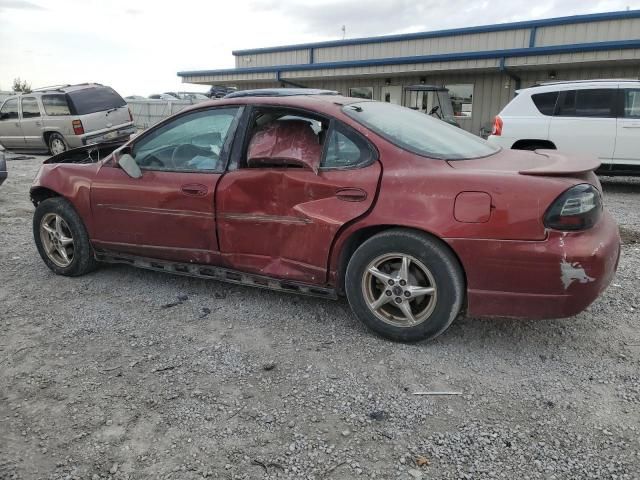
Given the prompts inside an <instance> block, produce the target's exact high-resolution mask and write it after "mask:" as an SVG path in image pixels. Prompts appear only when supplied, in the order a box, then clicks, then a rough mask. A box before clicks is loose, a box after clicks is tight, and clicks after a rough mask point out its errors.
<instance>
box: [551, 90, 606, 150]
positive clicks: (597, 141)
mask: <svg viewBox="0 0 640 480" xmlns="http://www.w3.org/2000/svg"><path fill="white" fill-rule="evenodd" d="M617 90H618V89H617V87H616V88H612V87H606V88H605V87H603V88H581V89H575V90H565V91H561V92H560V97H559V98H558V105H557V107H556V112H555V115H554V117H553V118H552V119H551V125H550V127H549V140H551V141H552V142H553V143H554V144H555V146H556V148H557V149H558V150H559V151H561V152H568V153H583V154H588V155H595V156H596V157H597V158H598V159H599V160H600V161H601V162H602V163H610V162H611V159H612V158H613V151H614V148H615V142H616V114H617Z"/></svg>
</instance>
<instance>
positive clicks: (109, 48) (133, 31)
mask: <svg viewBox="0 0 640 480" xmlns="http://www.w3.org/2000/svg"><path fill="white" fill-rule="evenodd" d="M627 7H628V8H631V9H639V8H640V0H626V1H625V0H620V1H618V0H600V1H597V0H596V1H589V0H586V1H585V0H538V1H536V2H532V1H530V0H491V1H488V0H487V1H484V0H446V1H445V0H426V1H420V0H395V1H394V0H369V1H363V0H343V1H335V0H333V1H331V0H329V1H322V0H315V1H313V2H310V1H308V0H307V1H305V0H233V1H225V2H216V1H211V0H180V1H173V2H161V1H158V0H126V1H123V0H111V1H108V0H0V90H8V89H10V88H11V85H12V83H13V79H14V78H15V77H21V78H23V79H26V80H27V81H28V82H30V83H31V86H32V87H38V86H45V85H54V84H63V83H80V82H87V81H94V82H99V83H103V84H106V85H110V86H112V87H114V88H115V89H116V90H118V91H119V92H120V93H121V94H122V95H123V96H125V95H132V94H137V95H145V96H146V95H149V94H151V93H158V92H164V91H171V90H176V89H179V90H193V91H202V90H205V89H206V88H205V87H202V86H193V85H186V84H185V85H181V84H180V79H179V78H178V77H177V76H176V72H178V71H180V70H197V69H211V68H228V67H233V65H234V62H233V56H232V55H231V51H232V50H235V49H242V48H256V47H267V46H273V45H283V44H285V45H286V44H291V43H303V42H310V41H320V40H335V39H340V38H342V31H341V28H342V25H345V26H346V38H355V37H360V36H372V35H385V34H393V33H407V32H416V31H425V30H439V29H443V28H454V27H468V26H472V25H486V24H491V23H501V22H512V21H519V20H530V19H536V18H548V17H555V16H564V15H576V14H583V13H594V12H606V11H614V10H625V9H626V8H627Z"/></svg>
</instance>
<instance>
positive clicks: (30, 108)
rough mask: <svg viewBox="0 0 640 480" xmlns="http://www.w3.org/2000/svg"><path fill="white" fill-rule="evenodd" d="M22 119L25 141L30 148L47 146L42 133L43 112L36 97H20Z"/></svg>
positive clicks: (21, 124)
mask: <svg viewBox="0 0 640 480" xmlns="http://www.w3.org/2000/svg"><path fill="white" fill-rule="evenodd" d="M20 112H21V113H22V119H21V120H20V126H21V127H22V134H23V135H24V143H25V146H26V147H28V148H37V149H42V148H46V146H47V145H46V144H45V143H44V136H43V135H42V114H41V112H40V106H39V105H38V99H37V98H36V97H22V98H21V99H20Z"/></svg>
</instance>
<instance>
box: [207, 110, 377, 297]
mask: <svg viewBox="0 0 640 480" xmlns="http://www.w3.org/2000/svg"><path fill="white" fill-rule="evenodd" d="M296 118H299V115H298V116H296ZM326 135H327V136H326V139H324V143H325V146H324V150H323V159H322V162H321V167H320V169H319V170H318V171H317V172H316V171H313V170H311V169H304V168H278V167H268V166H267V167H264V168H249V167H247V166H246V165H244V166H243V164H242V162H240V168H238V169H236V170H233V171H230V172H229V173H227V174H225V175H224V176H223V177H222V179H221V180H220V184H219V185H218V191H217V195H216V216H217V222H218V237H219V242H220V252H221V254H222V256H223V258H224V259H225V262H226V263H227V264H228V265H229V266H231V267H233V268H235V269H237V270H241V271H245V272H250V273H256V274H262V275H268V276H273V277H277V278H282V279H288V280H295V281H299V282H304V283H310V284H317V285H321V284H324V283H325V282H326V280H327V263H328V258H329V253H330V249H331V245H332V243H333V240H334V238H335V236H336V233H337V232H338V230H339V229H340V228H341V227H342V226H343V225H345V224H346V223H347V222H350V221H351V220H353V219H355V218H357V217H359V216H361V215H363V214H365V213H366V212H367V211H368V210H369V209H370V208H371V206H372V205H373V202H374V199H375V196H376V190H377V186H378V180H379V177H380V174H381V167H380V163H379V162H378V161H377V153H376V151H375V149H374V148H373V147H372V146H371V145H370V143H369V142H368V141H367V140H366V139H365V138H364V137H362V136H361V135H360V134H358V133H357V132H355V131H353V130H352V129H350V128H348V127H346V126H345V125H342V124H340V122H338V121H337V120H334V121H333V122H332V123H331V126H330V128H329V131H328V132H327V133H326Z"/></svg>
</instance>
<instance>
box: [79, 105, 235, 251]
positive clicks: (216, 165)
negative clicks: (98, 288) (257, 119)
mask: <svg viewBox="0 0 640 480" xmlns="http://www.w3.org/2000/svg"><path fill="white" fill-rule="evenodd" d="M240 110H241V109H240V108H238V107H232V108H217V109H215V108H210V109H206V110H196V111H191V112H188V113H186V114H184V115H181V116H178V117H175V118H174V119H173V120H171V121H170V122H168V123H167V124H166V125H164V126H160V127H159V128H156V129H153V130H151V131H150V132H149V134H147V135H143V136H141V137H139V138H138V139H136V140H134V141H133V143H132V145H131V146H128V147H126V148H125V149H123V150H122V151H121V152H118V153H117V154H116V157H117V155H118V154H124V153H125V152H127V153H130V154H131V156H133V158H134V159H135V161H136V163H138V166H139V167H140V169H141V172H142V175H141V177H140V178H132V177H130V176H128V175H127V173H126V172H125V171H124V170H123V169H122V168H120V167H119V166H118V165H117V163H116V162H115V159H114V161H111V162H109V163H107V164H105V165H103V166H102V168H101V169H100V171H99V172H98V174H97V176H96V179H95V180H94V182H93V185H92V188H91V205H92V210H93V214H94V229H93V230H94V238H93V239H92V240H93V242H94V244H95V245H96V246H97V247H98V248H100V249H104V250H112V251H118V252H125V253H130V254H134V255H141V256H146V257H152V258H160V259H168V260H175V261H181V262H193V263H202V264H217V263H218V261H219V253H218V241H217V238H216V229H215V206H214V195H215V189H216V185H217V183H218V181H219V179H220V177H221V175H222V172H223V171H224V168H225V166H226V159H227V156H228V150H229V147H228V145H229V143H230V140H231V139H232V138H233V132H234V131H235V126H236V124H237V120H236V119H237V117H238V116H239V112H240Z"/></svg>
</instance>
